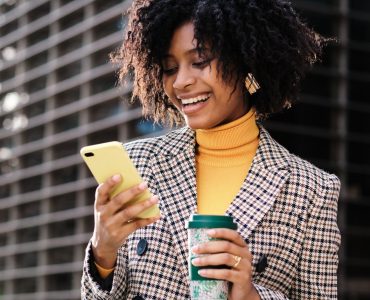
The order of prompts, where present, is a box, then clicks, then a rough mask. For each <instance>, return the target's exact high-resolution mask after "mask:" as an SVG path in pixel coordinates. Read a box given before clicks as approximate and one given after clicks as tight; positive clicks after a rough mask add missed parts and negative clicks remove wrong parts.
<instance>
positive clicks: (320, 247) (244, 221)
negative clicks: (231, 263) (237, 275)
mask: <svg viewBox="0 0 370 300" xmlns="http://www.w3.org/2000/svg"><path fill="white" fill-rule="evenodd" d="M126 148H127V150H128V152H129V154H130V156H131V158H132V159H133V161H134V163H135V164H136V166H137V168H138V170H139V172H140V173H141V175H142V176H143V178H144V180H146V181H147V182H148V185H149V188H150V189H151V191H152V193H153V194H156V195H158V196H159V199H160V204H159V205H160V210H161V219H160V220H159V221H157V222H156V223H154V224H151V225H149V226H147V227H145V228H142V229H139V230H137V231H136V232H134V233H133V234H132V235H131V236H130V237H129V239H128V240H127V242H126V243H125V244H124V245H123V246H122V247H121V248H120V250H119V254H118V260H117V264H116V268H115V271H114V274H113V279H112V286H111V288H109V289H105V288H104V287H102V285H101V284H99V283H98V282H97V280H96V278H95V277H94V276H93V275H92V273H93V272H92V270H91V269H92V267H91V265H92V264H91V261H92V260H93V258H92V251H91V245H90V244H89V245H88V246H87V249H86V257H85V262H84V269H83V276H82V288H81V295H82V299H101V300H103V299H107V300H108V299H109V300H112V299H128V300H136V299H151V300H154V299H155V300H157V299H158V300H170V299H173V300H181V299H190V297H189V281H188V275H187V274H188V271H187V256H188V244H187V231H186V229H185V224H186V222H187V220H188V219H189V216H190V215H191V214H192V213H195V212H196V210H197V205H196V203H197V200H196V199H197V195H196V175H195V174H196V172H195V149H196V147H195V134H194V131H192V130H191V129H189V128H182V129H179V130H176V131H172V132H170V133H168V134H167V135H164V136H161V137H156V138H150V139H145V140H139V141H135V142H131V143H128V144H126ZM339 188H340V182H339V180H338V178H337V177H336V176H335V175H330V174H328V173H325V172H324V171H322V170H320V169H318V168H316V167H314V166H313V165H312V164H310V163H308V162H306V161H304V160H302V159H301V158H299V157H297V156H294V155H292V154H290V153H289V152H288V151H287V150H286V149H285V148H284V147H282V146H281V145H279V144H278V143H277V142H276V141H274V140H273V139H272V137H271V136H270V135H269V133H268V132H267V131H266V130H265V129H264V128H263V127H260V142H259V146H258V149H257V153H256V155H255V157H254V159H253V162H252V166H251V168H250V171H249V173H248V175H247V177H246V178H245V180H244V183H243V185H242V186H241V188H240V191H239V193H238V195H237V196H236V197H235V198H234V200H233V202H232V203H231V205H230V206H229V208H228V210H227V212H226V214H227V215H230V216H232V217H233V218H234V220H235V222H236V223H237V224H238V232H239V233H240V234H241V236H242V237H243V238H244V239H245V241H246V242H247V244H248V246H249V249H250V251H251V253H252V255H253V283H254V285H255V287H256V289H257V291H258V292H259V294H260V296H261V298H262V299H336V298H337V266H338V249H339V246H340V233H339V230H338V227H337V202H338V196H339ZM143 240H145V241H146V243H147V245H146V246H147V249H146V252H145V253H142V252H139V251H138V248H137V247H138V244H139V241H143ZM261 262H262V263H261Z"/></svg>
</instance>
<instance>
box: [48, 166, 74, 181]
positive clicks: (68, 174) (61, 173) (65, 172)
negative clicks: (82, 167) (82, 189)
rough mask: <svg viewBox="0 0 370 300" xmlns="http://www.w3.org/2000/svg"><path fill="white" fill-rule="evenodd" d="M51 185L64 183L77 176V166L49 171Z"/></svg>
mask: <svg viewBox="0 0 370 300" xmlns="http://www.w3.org/2000/svg"><path fill="white" fill-rule="evenodd" d="M51 178H52V185H59V184H65V183H68V182H73V181H76V180H77V178H78V168H77V166H72V167H68V168H64V169H60V170H57V171H54V172H52V173H51Z"/></svg>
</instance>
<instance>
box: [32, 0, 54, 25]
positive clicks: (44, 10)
mask: <svg viewBox="0 0 370 300" xmlns="http://www.w3.org/2000/svg"><path fill="white" fill-rule="evenodd" d="M49 12H50V2H46V3H45V4H43V5H40V6H38V7H36V8H34V9H32V10H31V11H30V12H29V13H28V22H30V23H31V22H33V21H35V20H37V19H39V18H41V17H44V16H46V15H47V14H49Z"/></svg>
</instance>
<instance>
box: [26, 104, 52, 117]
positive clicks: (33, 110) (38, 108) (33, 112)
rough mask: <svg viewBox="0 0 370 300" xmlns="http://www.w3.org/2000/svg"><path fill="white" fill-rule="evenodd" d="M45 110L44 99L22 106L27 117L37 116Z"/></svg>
mask: <svg viewBox="0 0 370 300" xmlns="http://www.w3.org/2000/svg"><path fill="white" fill-rule="evenodd" d="M45 111H46V101H45V100H41V101H38V102H36V103H33V104H32V105H28V106H26V107H25V108H23V112H24V114H25V115H26V116H27V117H28V118H33V117H36V116H39V115H41V114H43V113H45Z"/></svg>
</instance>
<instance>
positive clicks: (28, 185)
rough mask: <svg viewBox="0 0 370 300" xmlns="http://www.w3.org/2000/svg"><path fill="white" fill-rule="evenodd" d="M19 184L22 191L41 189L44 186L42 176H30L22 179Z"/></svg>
mask: <svg viewBox="0 0 370 300" xmlns="http://www.w3.org/2000/svg"><path fill="white" fill-rule="evenodd" d="M19 185H20V190H21V193H28V192H32V191H37V190H40V189H41V188H42V177H41V176H33V177H30V178H26V179H22V180H21V181H20V184H19Z"/></svg>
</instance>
